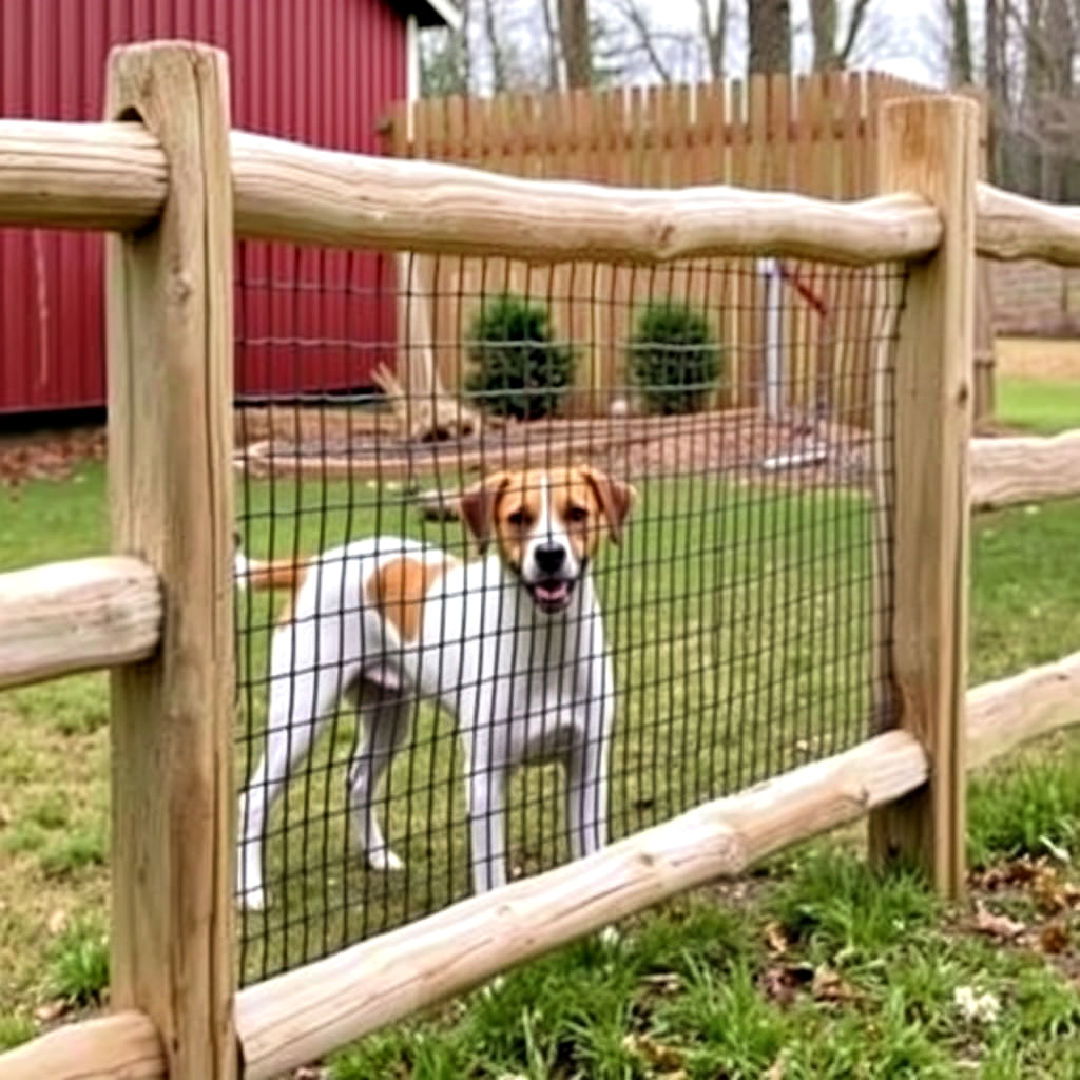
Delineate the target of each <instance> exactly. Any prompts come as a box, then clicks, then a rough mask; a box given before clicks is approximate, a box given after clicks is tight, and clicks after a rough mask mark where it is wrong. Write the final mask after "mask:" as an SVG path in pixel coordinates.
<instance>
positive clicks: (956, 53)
mask: <svg viewBox="0 0 1080 1080" xmlns="http://www.w3.org/2000/svg"><path fill="white" fill-rule="evenodd" d="M949 23H950V30H951V38H952V42H951V47H950V49H949V81H950V82H951V83H952V85H953V86H969V85H970V84H971V83H972V82H973V81H974V77H973V74H972V65H971V21H970V19H969V18H968V5H967V0H949Z"/></svg>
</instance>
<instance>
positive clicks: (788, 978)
mask: <svg viewBox="0 0 1080 1080" xmlns="http://www.w3.org/2000/svg"><path fill="white" fill-rule="evenodd" d="M759 981H760V984H761V989H762V991H763V992H764V994H765V996H766V997H767V998H768V999H769V1000H770V1001H775V1002H776V1003H777V1004H778V1005H790V1004H791V1003H792V1002H793V1001H794V1000H795V995H796V993H797V992H798V990H799V987H800V986H806V985H807V984H808V983H809V984H812V983H813V981H814V969H813V968H812V967H811V966H810V965H809V964H777V965H774V966H773V967H769V968H766V969H765V971H764V972H763V973H762V976H761V979H760V980H759Z"/></svg>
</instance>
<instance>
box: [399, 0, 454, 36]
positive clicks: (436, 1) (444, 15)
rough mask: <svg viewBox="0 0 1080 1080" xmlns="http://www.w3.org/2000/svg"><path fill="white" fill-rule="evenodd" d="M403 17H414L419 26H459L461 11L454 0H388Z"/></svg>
mask: <svg viewBox="0 0 1080 1080" xmlns="http://www.w3.org/2000/svg"><path fill="white" fill-rule="evenodd" d="M390 6H391V7H393V8H396V9H397V10H398V11H400V12H401V13H402V14H403V15H415V16H416V21H417V22H418V23H419V24H420V25H421V26H449V27H450V28H451V29H454V30H456V29H458V27H460V26H461V11H460V9H459V8H458V6H457V4H456V3H455V2H454V0H390Z"/></svg>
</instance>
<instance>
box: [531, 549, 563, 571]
mask: <svg viewBox="0 0 1080 1080" xmlns="http://www.w3.org/2000/svg"><path fill="white" fill-rule="evenodd" d="M564 562H566V548H564V547H563V546H562V544H540V545H539V546H538V547H537V549H536V565H537V566H538V567H540V572H541V573H543V574H555V573H558V571H559V570H561V569H562V564H563V563H564Z"/></svg>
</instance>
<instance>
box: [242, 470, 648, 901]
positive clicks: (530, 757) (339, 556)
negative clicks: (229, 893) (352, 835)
mask: <svg viewBox="0 0 1080 1080" xmlns="http://www.w3.org/2000/svg"><path fill="white" fill-rule="evenodd" d="M635 499H636V492H635V490H634V488H633V487H631V486H630V485H629V484H625V483H622V482H620V481H618V480H615V479H612V478H610V477H608V476H607V475H605V474H604V473H603V472H602V471H600V470H599V469H596V468H593V467H591V466H589V465H579V466H575V467H568V468H559V469H545V470H540V469H529V470H521V471H501V472H497V473H495V474H494V475H491V476H488V477H487V478H486V479H484V480H483V481H481V482H480V483H479V484H477V485H476V486H474V487H473V488H471V489H470V490H469V491H467V492H465V493H464V494H463V495H462V496H461V497H460V499H459V502H458V510H459V514H460V517H461V519H462V521H463V522H464V524H465V526H466V527H467V529H468V531H469V532H470V533H471V534H472V536H473V537H474V538H475V540H476V542H477V544H478V546H479V557H478V558H477V559H474V560H471V561H462V560H459V559H457V558H455V557H453V556H451V555H449V554H447V553H445V552H443V551H440V550H438V549H436V548H433V547H429V546H426V545H424V544H421V543H419V542H416V541H412V540H406V539H401V538H398V537H375V538H371V539H367V540H358V541H353V542H350V543H348V544H346V545H344V546H343V547H338V548H335V549H332V550H328V551H326V552H324V553H323V554H322V555H321V556H318V557H316V558H314V559H313V560H312V561H311V562H310V563H309V564H307V565H306V566H296V565H295V564H293V563H290V562H287V561H285V562H269V563H267V562H262V563H260V562H255V561H252V560H249V559H247V558H246V557H245V556H243V554H242V553H239V552H238V553H237V561H236V570H237V574H238V577H239V579H240V583H241V584H243V583H244V582H245V581H246V582H247V583H248V584H250V585H251V587H253V588H282V587H292V586H295V588H296V591H295V594H294V597H293V602H292V604H291V606H290V608H289V610H288V612H287V614H286V616H285V617H284V618H283V619H282V620H281V621H280V623H279V625H278V627H277V629H276V630H275V632H274V634H273V637H272V641H271V646H270V691H269V693H270V698H269V703H268V714H267V725H266V730H267V746H266V753H265V755H264V757H263V759H262V760H261V761H260V762H259V764H258V765H257V767H256V768H255V770H254V771H253V772H252V774H251V776H250V778H249V780H248V783H247V785H246V787H245V790H244V791H243V793H242V794H241V796H240V805H239V837H238V861H237V877H238V881H237V896H238V903H239V904H240V905H241V906H242V907H244V908H246V909H249V910H258V909H262V908H263V907H265V905H266V903H267V895H266V890H265V886H264V876H263V837H264V831H265V828H266V822H267V818H268V815H269V813H270V810H271V807H272V806H273V803H274V801H275V800H276V799H277V797H278V796H279V795H280V794H281V792H282V789H283V787H284V785H285V784H286V782H287V780H288V778H289V776H290V773H291V771H292V769H293V767H294V765H295V764H296V762H297V761H298V760H299V759H300V758H301V756H302V755H304V754H305V753H307V751H308V749H309V748H310V746H311V743H312V741H313V739H314V738H315V737H316V736H317V734H318V732H319V730H320V729H321V728H322V726H323V725H324V724H325V723H326V721H327V720H328V719H329V717H330V716H331V715H333V713H334V711H335V709H336V707H337V704H338V702H339V700H341V699H342V698H343V697H344V698H346V699H347V700H349V701H350V702H351V704H352V705H353V707H354V708H355V710H356V714H357V718H358V721H359V723H360V724H361V726H362V731H361V733H360V738H359V745H358V747H357V749H356V750H355V752H354V754H353V755H352V758H351V761H350V764H349V768H348V774H347V786H348V798H349V806H350V812H351V815H352V817H353V820H354V823H355V831H356V838H357V844H358V847H359V849H360V851H361V852H362V853H363V854H364V856H365V857H366V859H367V864H368V866H369V867H370V868H371V869H373V870H377V871H394V870H399V869H401V868H403V866H404V864H403V862H402V860H401V859H400V858H399V857H398V855H397V854H396V853H395V852H394V851H392V850H391V849H390V847H389V846H388V845H387V841H386V839H385V837H384V835H383V831H382V828H381V826H380V824H379V821H378V819H377V817H376V814H375V811H374V807H373V800H374V795H375V791H376V789H377V788H378V786H379V783H380V780H381V779H382V777H383V775H384V774H385V772H386V770H387V768H388V767H389V766H390V764H391V762H392V761H393V758H394V756H395V754H396V753H397V752H398V750H399V749H400V748H401V746H402V745H403V743H404V741H405V739H406V737H407V735H408V733H409V728H410V723H411V714H412V710H413V707H414V705H415V702H416V700H417V699H418V698H426V699H430V700H433V701H435V702H437V703H438V704H439V705H440V706H442V707H443V708H444V709H447V710H448V711H449V712H450V713H452V714H453V716H454V717H455V721H456V723H455V726H456V731H457V735H458V737H459V739H460V741H461V744H462V748H463V751H464V762H465V765H466V778H465V794H466V805H467V817H468V836H469V848H470V856H469V865H470V869H471V877H472V887H473V891H474V892H475V893H482V892H486V891H488V890H490V889H494V888H497V887H499V886H501V885H503V884H505V882H506V880H507V871H506V821H505V799H506V788H507V783H508V780H509V778H510V776H511V774H512V773H513V771H514V770H515V769H517V768H518V767H519V766H522V765H526V764H531V763H537V762H547V761H557V762H559V763H560V764H561V765H562V767H563V771H564V779H565V783H564V791H565V796H564V806H565V816H566V825H567V828H568V832H569V841H570V851H571V855H572V857H574V858H580V857H583V856H585V855H589V854H591V853H592V852H595V851H597V850H599V849H600V847H602V846H603V845H604V843H606V839H607V814H606V811H607V774H608V756H609V751H610V745H611V738H612V732H613V726H614V718H615V683H614V672H613V667H612V663H611V658H610V655H609V653H608V651H607V648H606V644H605V640H604V633H603V626H602V621H601V614H600V609H599V606H598V604H597V597H596V590H595V587H594V582H593V578H592V573H591V569H592V565H593V560H594V557H595V555H596V553H597V549H598V547H599V545H600V543H601V540H602V537H603V536H604V535H606V536H608V537H609V538H610V540H611V541H612V542H613V543H616V544H617V543H618V542H619V539H620V536H621V533H622V530H623V525H624V522H625V520H626V518H627V515H628V514H629V513H630V510H631V508H632V506H633V504H634V502H635Z"/></svg>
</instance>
